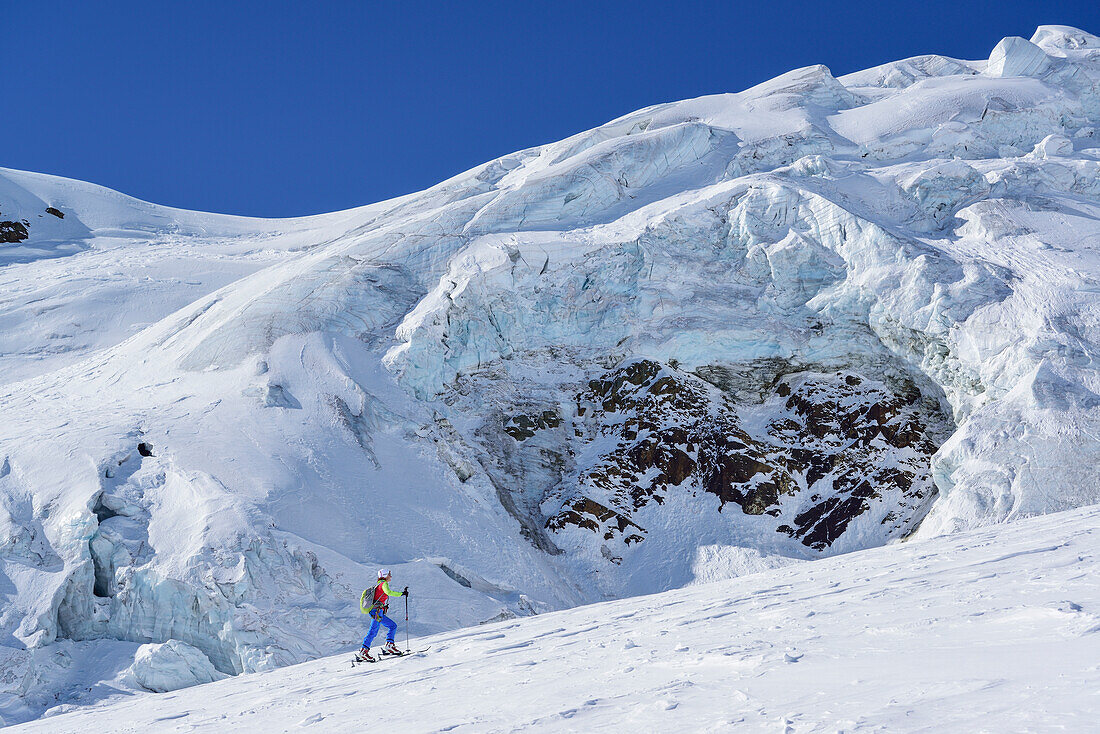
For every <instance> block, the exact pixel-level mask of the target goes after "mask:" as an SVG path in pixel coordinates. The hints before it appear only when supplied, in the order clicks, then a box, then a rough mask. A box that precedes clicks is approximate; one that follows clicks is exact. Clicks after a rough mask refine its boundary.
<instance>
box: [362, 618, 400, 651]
mask: <svg viewBox="0 0 1100 734" xmlns="http://www.w3.org/2000/svg"><path fill="white" fill-rule="evenodd" d="M377 614H378V616H377V617H376V616H374V614H373V613H372V614H371V615H370V619H371V622H370V629H369V630H367V636H366V637H364V638H363V647H370V644H371V643H372V642H374V637H375V635H377V634H378V626H379V625H381V624H384V625H386V629H387V630H388V632H387V633H386V641H387V642H393V641H394V638H395V637H396V635H397V622H394V621H393V620H392V619H390V618H389V617H387V616H386V615H385V614H383V613H382V612H378V613H377Z"/></svg>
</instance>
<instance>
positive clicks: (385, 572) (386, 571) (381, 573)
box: [378, 568, 390, 579]
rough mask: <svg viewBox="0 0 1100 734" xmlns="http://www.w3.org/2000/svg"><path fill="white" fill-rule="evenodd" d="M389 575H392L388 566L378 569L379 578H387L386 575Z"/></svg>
mask: <svg viewBox="0 0 1100 734" xmlns="http://www.w3.org/2000/svg"><path fill="white" fill-rule="evenodd" d="M389 575H390V570H389V569H388V568H380V569H378V578H379V579H384V578H386V577H387V576H389Z"/></svg>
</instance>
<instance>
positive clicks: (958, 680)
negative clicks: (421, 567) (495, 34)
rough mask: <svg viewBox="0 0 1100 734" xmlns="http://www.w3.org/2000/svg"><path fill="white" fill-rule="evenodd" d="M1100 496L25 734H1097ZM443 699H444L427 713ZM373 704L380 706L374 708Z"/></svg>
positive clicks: (56, 720) (131, 699) (48, 722)
mask: <svg viewBox="0 0 1100 734" xmlns="http://www.w3.org/2000/svg"><path fill="white" fill-rule="evenodd" d="M1098 523H1100V507H1097V506H1093V507H1089V508H1086V509H1083V510H1077V511H1072V512H1066V513H1059V514H1056V515H1051V516H1047V517H1043V518H1033V519H1030V520H1026V521H1021V522H1018V523H1012V524H1007V525H1001V526H998V527H996V528H992V529H986V530H981V531H970V532H967V533H964V534H961V535H956V536H953V537H949V538H938V539H935V540H931V541H925V542H916V543H909V544H905V545H894V546H889V547H886V548H877V549H874V550H870V551H863V552H860V553H855V554H850V555H846V556H841V557H837V558H832V559H829V560H825V561H819V562H816V563H813V564H799V565H796V566H794V567H791V568H784V569H777V570H773V571H769V572H765V573H758V574H755V575H751V576H744V577H742V578H739V579H735V580H733V581H723V582H719V583H710V584H704V585H701V586H695V587H692V588H689V589H683V590H681V591H677V592H674V593H671V594H661V595H656V596H643V597H637V598H634V599H627V600H622V601H614V602H606V603H603V604H596V605H590V606H585V607H581V608H579V609H573V610H569V611H565V612H557V613H554V614H547V615H543V616H540V617H536V618H533V619H522V620H512V621H507V622H499V623H496V624H491V625H486V626H484V627H477V628H472V629H467V630H459V631H457V632H449V633H445V634H441V635H435V636H432V637H428V638H421V639H414V640H412V641H411V642H412V647H413V648H415V649H418V650H419V649H423V647H425V646H428V645H430V646H431V649H430V650H429V651H428V652H427V653H426V654H425V655H423V656H417V657H413V658H410V659H405V660H396V661H387V662H383V663H379V664H377V665H374V666H360V667H358V668H352V666H351V665H350V664H349V660H350V653H347V652H345V653H343V654H341V655H336V656H333V657H329V658H324V659H321V660H316V661H313V662H309V663H304V664H302V665H297V666H294V667H289V668H283V669H282V670H278V671H273V672H269V673H259V674H256V675H245V676H241V677H239V678H236V679H233V680H226V681H222V682H220V683H214V684H210V685H204V686H200V687H197V688H191V689H188V690H186V691H179V692H177V693H175V694H171V695H168V696H156V697H153V696H151V695H149V694H145V695H140V694H139V695H137V696H127V697H125V698H124V699H123V698H120V699H117V700H116V701H115V702H113V703H111V704H108V705H103V706H97V707H93V708H87V709H76V710H74V711H72V713H62V711H63V710H72V709H71V707H68V706H66V707H64V709H62V710H59V711H58V712H57V713H59V714H62V715H59V716H56V717H50V718H47V719H45V720H43V721H39V722H35V723H33V724H29V725H26V726H23V727H16V729H15V730H16V731H26V732H35V731H48V732H51V733H54V734H61V733H62V732H74V733H76V732H86V731H89V730H110V731H115V732H142V731H152V730H157V729H163V728H167V727H169V726H171V727H178V726H184V727H187V729H188V730H189V731H199V732H202V731H211V732H214V731H224V730H225V727H226V726H227V725H228V726H233V727H236V728H241V729H247V730H253V731H261V730H262V731H284V730H288V729H293V728H299V727H304V728H305V729H306V730H307V731H308V730H310V729H311V728H312V729H318V730H324V731H338V730H346V729H354V728H357V727H361V726H362V725H363V721H364V716H369V718H370V722H371V725H372V726H380V727H385V728H392V729H396V730H399V731H402V732H410V733H411V732H436V731H454V732H496V731H514V730H516V729H520V728H529V729H533V730H537V731H548V732H554V731H563V732H564V731H622V730H624V729H634V728H645V727H658V728H660V729H663V730H669V731H721V730H728V729H730V728H735V729H743V730H745V731H784V732H790V733H791V734H800V733H803V732H819V731H856V732H858V731H891V732H907V731H931V730H934V731H937V732H972V731H1089V730H1091V729H1092V728H1094V726H1095V722H1096V712H1097V703H1098V702H1097V701H1096V695H1095V691H1096V690H1097V689H1098V687H1100V666H1098V665H1097V660H1098V659H1100V584H1098V583H1097V581H1098V578H1097V575H1098V571H1100V529H1098ZM426 701H430V702H431V705H425V702H426ZM365 710H366V711H368V713H365Z"/></svg>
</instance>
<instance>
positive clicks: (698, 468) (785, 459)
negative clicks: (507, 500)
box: [524, 360, 947, 551]
mask: <svg viewBox="0 0 1100 734" xmlns="http://www.w3.org/2000/svg"><path fill="white" fill-rule="evenodd" d="M772 367H774V365H772ZM788 369H789V370H792V371H788V372H785V373H778V374H775V375H774V377H773V379H772V380H771V388H770V394H769V395H768V396H767V397H766V398H765V399H764V400H763V401H762V402H761V403H759V404H745V403H743V402H741V403H739V402H738V401H737V400H736V399H735V398H734V397H732V396H731V394H729V393H726V392H724V391H723V390H721V389H719V388H718V387H716V386H715V385H713V384H711V383H709V382H707V381H706V380H704V379H702V378H700V377H698V376H697V375H693V374H689V373H686V372H683V371H681V370H677V369H675V368H673V367H670V366H668V365H661V364H658V363H656V362H652V361H648V360H642V361H637V362H633V363H631V364H628V365H626V366H623V367H621V368H618V369H615V370H612V371H610V372H608V373H607V374H606V375H604V376H603V377H601V378H599V379H594V380H592V381H590V382H589V384H588V386H587V388H586V389H585V390H582V391H581V392H580V393H579V394H578V395H577V409H576V413H577V418H576V420H575V421H574V431H573V433H574V437H573V438H572V440H571V443H572V449H571V450H572V452H573V454H575V455H581V454H583V455H587V456H592V452H591V447H593V446H606V447H607V448H604V449H600V450H597V451H596V453H595V456H594V458H593V459H592V460H591V461H590V463H588V464H587V465H584V466H581V467H579V468H578V473H577V476H576V478H575V482H568V483H567V485H566V486H569V487H575V489H574V490H573V491H569V490H563V492H562V495H561V497H560V509H559V510H558V511H556V512H554V513H553V514H552V515H551V516H550V517H549V519H548V520H547V521H546V527H547V528H548V529H549V530H551V531H560V530H562V529H563V528H567V527H569V526H575V527H579V528H584V529H587V530H591V531H593V532H595V533H597V534H598V535H599V536H600V537H601V538H602V539H604V540H611V539H613V538H618V539H621V540H622V541H623V542H624V543H625V544H626V545H631V544H635V543H639V542H641V541H642V540H644V538H645V536H646V530H645V529H644V528H643V527H642V526H641V525H639V524H638V522H636V520H635V519H634V515H635V513H636V512H637V511H638V510H640V509H641V508H643V507H646V506H647V505H650V504H651V503H656V504H658V505H659V504H662V503H664V502H665V501H666V498H668V496H669V495H670V494H671V493H687V494H691V495H692V496H699V495H701V494H710V495H714V496H716V497H717V498H718V506H717V508H715V511H717V512H728V511H729V508H730V505H733V506H734V507H735V508H736V510H739V511H740V512H741V513H743V514H746V515H754V516H765V517H768V518H771V521H770V522H771V524H772V526H773V527H774V530H775V531H776V532H778V533H782V534H785V535H787V536H790V537H791V538H793V539H796V540H798V541H799V542H801V543H802V544H803V545H805V546H808V547H809V548H811V549H813V550H816V551H824V550H826V549H828V548H829V547H830V546H832V545H833V544H834V543H835V542H836V541H837V540H838V539H840V538H841V537H842V536H843V535H844V534H845V533H846V532H847V531H848V529H849V527H850V526H851V525H852V523H853V522H854V521H856V520H857V519H858V518H863V519H864V521H865V522H870V523H873V524H874V525H875V526H877V529H876V531H875V532H877V533H878V534H879V535H881V537H883V538H889V537H897V536H900V535H904V534H905V533H907V532H908V531H910V530H912V529H913V528H914V527H915V526H916V524H917V523H919V521H920V520H921V518H922V517H923V515H924V513H925V512H926V510H927V508H928V506H929V503H930V502H931V500H932V499H933V498H934V496H935V486H934V484H933V482H932V479H931V473H930V457H931V456H932V454H933V453H935V451H936V449H937V448H938V446H939V443H940V441H941V440H942V437H943V433H944V428H945V427H946V425H947V420H946V418H945V416H944V415H943V414H942V412H941V411H940V409H939V406H938V404H937V403H936V401H934V400H931V399H928V398H926V397H925V396H924V395H922V393H921V391H920V390H919V389H918V388H917V387H916V385H915V384H913V383H912V382H911V381H907V380H905V379H894V380H892V381H891V382H892V383H893V384H890V385H888V384H887V383H886V382H885V381H883V380H881V379H872V378H869V377H867V376H864V375H860V374H858V373H857V372H855V371H852V370H840V371H831V372H823V371H815V370H812V369H808V368H798V367H796V366H788ZM708 374H715V372H714V371H710V372H709V373H708ZM551 423H553V421H546V422H545V423H544V424H543V426H542V427H544V428H546V427H550V424H551ZM524 425H525V426H530V427H529V429H528V430H530V431H531V432H532V433H533V432H534V431H535V430H537V428H535V427H534V425H535V424H533V423H524Z"/></svg>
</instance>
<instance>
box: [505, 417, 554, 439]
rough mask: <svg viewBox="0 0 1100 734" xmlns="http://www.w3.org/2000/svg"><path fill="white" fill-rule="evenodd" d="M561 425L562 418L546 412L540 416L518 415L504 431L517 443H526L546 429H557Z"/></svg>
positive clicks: (510, 419)
mask: <svg viewBox="0 0 1100 734" xmlns="http://www.w3.org/2000/svg"><path fill="white" fill-rule="evenodd" d="M560 425H561V416H559V415H558V414H557V413H555V412H554V411H552V410H544V411H543V412H542V413H541V414H540V415H516V416H512V417H511V418H509V419H508V420H507V422H506V423H505V425H504V431H505V433H507V434H508V435H509V436H511V437H512V438H514V439H516V440H517V441H525V440H527V439H528V438H531V437H532V436H534V435H535V432H536V431H540V430H542V429H544V428H557V427H558V426H560Z"/></svg>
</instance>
